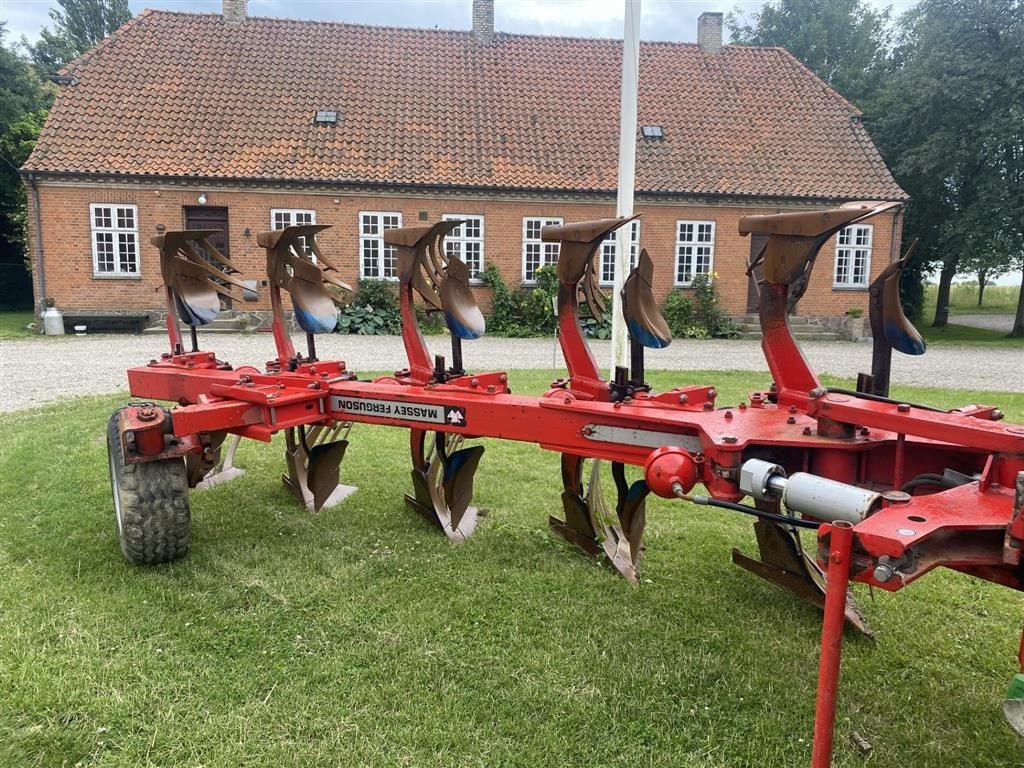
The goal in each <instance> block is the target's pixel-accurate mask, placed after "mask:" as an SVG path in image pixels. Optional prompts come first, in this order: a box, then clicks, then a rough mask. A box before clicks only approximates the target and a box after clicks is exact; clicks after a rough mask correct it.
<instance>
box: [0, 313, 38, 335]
mask: <svg viewBox="0 0 1024 768" xmlns="http://www.w3.org/2000/svg"><path fill="white" fill-rule="evenodd" d="M34 319H35V318H34V317H33V315H32V312H31V311H27V312H0V339H23V338H25V337H27V336H34V335H36V334H35V331H29V330H27V329H26V328H25V326H26V325H28V324H29V323H31V322H32V321H33V320H34Z"/></svg>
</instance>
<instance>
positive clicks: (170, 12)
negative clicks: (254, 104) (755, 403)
mask: <svg viewBox="0 0 1024 768" xmlns="http://www.w3.org/2000/svg"><path fill="white" fill-rule="evenodd" d="M143 14H152V15H160V16H190V17H197V16H206V17H210V18H212V19H219V18H221V14H219V13H213V12H210V11H179V10H174V9H167V8H147V9H145V10H144V11H141V12H140V13H139V16H141V15H143ZM135 18H138V16H136V17H135ZM246 21H274V22H285V23H288V24H319V25H324V26H336V27H353V28H356V29H367V30H389V31H396V32H425V33H433V34H455V35H465V36H473V35H474V34H475V33H474V32H473V30H471V29H450V28H447V27H406V26H400V25H394V24H366V23H361V22H357V21H343V20H341V19H296V18H293V17H291V16H248V17H247V18H246ZM494 36H495V37H513V38H527V39H536V40H570V41H592V42H610V43H621V42H622V39H621V38H618V37H598V36H593V35H580V36H577V35H557V34H551V35H546V34H536V33H529V32H506V31H502V30H495V32H494ZM640 44H641V45H654V46H685V47H688V48H697V47H699V46H700V43H697V42H696V41H689V40H641V41H640ZM723 47H724V48H749V49H754V50H762V51H770V50H776V49H777V50H785V49H784V48H779V47H778V46H775V45H738V44H735V43H728V44H726V45H725V46H723ZM787 53H788V51H787ZM826 87H827V86H826Z"/></svg>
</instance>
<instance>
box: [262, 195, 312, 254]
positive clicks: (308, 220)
mask: <svg viewBox="0 0 1024 768" xmlns="http://www.w3.org/2000/svg"><path fill="white" fill-rule="evenodd" d="M306 224H316V211H306V210H298V209H294V208H271V209H270V228H271V229H285V228H287V227H297V226H300V225H306ZM299 242H300V243H301V244H302V248H303V250H304V251H305V252H306V255H307V256H309V258H310V259H312V260H313V261H314V262H315V261H316V255H315V254H314V253H313V251H312V249H310V247H309V246H308V245H307V244H306V238H304V237H300V238H299Z"/></svg>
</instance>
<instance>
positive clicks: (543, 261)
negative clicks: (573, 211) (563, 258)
mask: <svg viewBox="0 0 1024 768" xmlns="http://www.w3.org/2000/svg"><path fill="white" fill-rule="evenodd" d="M561 224H562V219H555V218H542V217H527V218H524V219H523V282H524V283H535V282H536V281H537V270H538V269H540V268H541V267H546V266H548V265H552V264H557V263H558V249H559V246H560V244H559V243H545V242H544V241H542V240H541V239H540V231H541V230H542V229H543V228H544V227H551V226H559V225H561Z"/></svg>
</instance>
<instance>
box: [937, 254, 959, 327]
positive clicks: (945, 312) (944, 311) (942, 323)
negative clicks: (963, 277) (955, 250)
mask: <svg viewBox="0 0 1024 768" xmlns="http://www.w3.org/2000/svg"><path fill="white" fill-rule="evenodd" d="M954 277H956V264H955V263H954V264H943V265H942V272H941V273H940V274H939V294H938V296H937V297H936V298H935V321H934V322H933V323H932V328H945V327H946V325H947V324H948V323H949V288H950V286H951V285H952V284H953V278H954Z"/></svg>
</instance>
